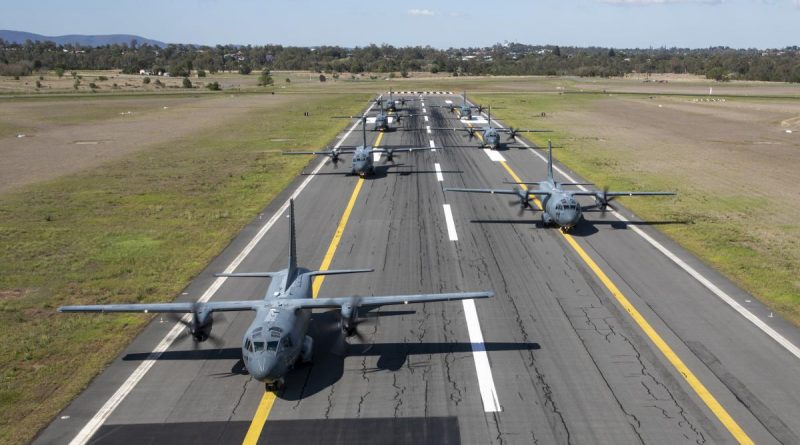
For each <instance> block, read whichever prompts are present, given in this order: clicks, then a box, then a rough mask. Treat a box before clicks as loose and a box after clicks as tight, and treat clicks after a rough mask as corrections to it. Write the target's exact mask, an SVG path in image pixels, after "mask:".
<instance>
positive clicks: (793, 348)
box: [517, 138, 800, 359]
mask: <svg viewBox="0 0 800 445" xmlns="http://www.w3.org/2000/svg"><path fill="white" fill-rule="evenodd" d="M517 141H518V142H520V143H521V144H522V145H524V146H525V147H526V148H527V149H528V150H530V151H531V152H532V153H533V154H535V155H536V156H538V157H539V158H541V159H542V161H544V162H547V159H545V157H544V156H543V155H542V154H541V153H539V152H537V151H536V150H534V149H533V147H531V146H530V145H528V144H527V143H525V141H523V140H522V139H519V138H517ZM553 168H554V169H555V170H556V171H557V172H558V173H559V174H561V175H562V176H564V177H565V178H567V180H568V181H570V182H576V181H575V179H573V178H572V177H571V176H570V175H568V174H567V173H566V172H565V171H564V170H562V169H561V168H559V167H558V166H556V165H553ZM578 188H580V189H581V190H584V191H586V190H588V189H587V188H586V187H584V186H578ZM610 213H611V214H612V215H614V217H615V218H617V219H618V220H620V221H622V222H624V223H629V222H630V220H629V219H628V218H625V217H624V216H623V215H622V214H621V213H619V212H617V211H616V210H611V211H610ZM628 228H629V229H631V230H633V231H634V232H635V233H636V234H637V235H639V236H641V237H642V238H644V240H645V241H647V242H648V243H649V244H650V245H651V246H653V247H655V248H656V250H658V251H659V252H661V253H662V254H664V256H666V257H667V258H669V259H670V260H671V261H672V262H673V263H675V264H676V265H677V266H678V267H680V268H681V269H683V270H684V272H686V273H688V274H689V275H690V276H691V277H692V278H694V279H695V280H697V281H698V282H699V283H700V284H702V285H703V287H705V288H706V289H708V290H709V291H711V293H713V294H714V295H716V296H717V297H718V298H720V299H721V300H722V301H724V302H725V303H727V304H728V305H729V306H730V307H731V308H733V310H735V311H736V312H738V313H739V314H740V315H742V316H743V317H744V318H746V319H747V320H748V321H750V322H751V323H753V324H754V325H756V327H758V328H759V329H761V331H762V332H764V333H765V334H767V335H768V336H770V338H772V339H773V340H775V341H776V342H778V344H780V345H781V346H782V347H783V348H784V349H786V350H787V351H789V353H790V354H792V355H794V356H795V357H797V358H798V359H800V347H797V345H795V344H794V343H792V342H791V341H789V339H787V338H786V337H784V336H783V335H781V334H780V333H779V332H778V331H776V330H775V329H773V328H772V327H771V326H769V325H768V324H766V323H765V322H764V321H763V320H761V319H760V318H759V317H758V316H757V315H755V314H754V313H752V312H750V311H749V310H747V308H745V307H744V306H742V305H741V304H739V302H738V301H736V300H735V299H734V298H733V297H731V296H730V295H728V293H727V292H725V291H723V290H722V289H720V288H719V287H718V286H717V285H716V284H714V283H712V282H711V280H709V279H708V278H706V277H705V276H704V275H703V274H701V273H700V272H698V271H697V269H695V268H694V267H692V266H690V265H689V264H687V263H686V262H685V261H683V260H682V259H680V257H678V255H676V254H674V253H673V252H672V251H671V250H669V249H667V248H666V247H665V246H664V245H663V244H661V243H659V242H658V241H656V240H655V239H654V238H653V237H651V236H650V235H648V234H647V233H646V232H645V231H644V230H642V229H640V228H638V227H636V226H634V225H632V224H628Z"/></svg>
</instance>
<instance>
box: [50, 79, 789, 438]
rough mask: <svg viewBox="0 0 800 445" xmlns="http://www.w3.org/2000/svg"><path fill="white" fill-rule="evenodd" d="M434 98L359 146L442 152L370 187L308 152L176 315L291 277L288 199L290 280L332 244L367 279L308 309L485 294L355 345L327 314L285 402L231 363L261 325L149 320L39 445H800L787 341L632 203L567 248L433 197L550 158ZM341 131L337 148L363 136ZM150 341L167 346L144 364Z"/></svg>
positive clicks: (398, 318) (591, 223) (540, 166)
mask: <svg viewBox="0 0 800 445" xmlns="http://www.w3.org/2000/svg"><path fill="white" fill-rule="evenodd" d="M407 97H411V96H407ZM445 100H452V101H454V102H456V103H460V98H459V97H458V96H443V95H424V96H422V101H421V102H420V101H417V102H416V103H411V104H409V105H408V106H409V107H411V108H413V109H415V110H416V113H417V114H418V115H417V116H415V117H413V118H410V119H406V120H404V121H403V123H402V125H401V127H402V128H406V129H414V128H416V129H418V130H416V131H389V132H386V133H384V134H383V135H382V136H379V134H378V133H375V132H370V133H368V135H367V137H368V140H369V141H370V143H373V142H375V141H376V140H378V138H380V139H379V141H380V146H381V147H386V146H392V145H397V146H420V147H428V146H429V145H430V141H434V144H435V146H436V147H437V149H436V150H435V151H430V152H417V153H408V154H398V155H395V158H396V159H395V163H394V164H392V163H388V162H385V158H382V159H381V160H380V161H378V162H377V163H376V165H377V174H376V175H375V176H374V177H370V178H367V179H366V180H363V181H360V180H359V178H358V177H353V176H345V175H344V174H343V172H344V171H346V170H347V167H348V166H349V156H346V155H345V156H343V160H344V162H342V163H340V165H339V168H338V169H334V168H333V166H332V165H331V164H330V163H329V162H328V161H327V160H323V159H315V160H314V161H312V162H311V163H310V164H309V166H308V168H307V169H306V174H304V175H302V176H300V177H298V178H297V179H296V181H295V182H294V183H293V184H292V185H291V186H290V187H289V188H287V189H286V190H285V191H284V192H283V193H282V194H281V195H280V196H278V198H276V199H275V201H274V202H273V203H270V204H269V205H267V206H266V208H265V209H264V211H263V212H262V213H261V214H260V215H258V216H257V218H255V219H254V221H253V222H252V223H251V224H250V225H249V226H248V227H247V228H246V229H245V230H243V231H242V233H241V234H240V235H239V236H238V237H237V238H236V239H235V240H234V241H233V242H232V243H231V244H230V246H228V248H226V249H225V251H224V252H222V253H221V254H220V255H219V256H218V257H217V258H216V259H215V260H214V261H213V262H212V263H211V264H210V265H209V266H208V267H207V269H206V270H205V271H204V272H203V273H202V274H200V275H199V276H198V277H197V278H196V279H195V280H194V281H193V282H192V283H191V284H190V285H189V286H188V287H187V288H186V290H185V292H184V293H183V295H181V296H180V297H179V298H178V300H179V301H193V300H196V299H198V298H200V297H201V296H202V295H203V294H204V293H206V294H208V293H209V290H208V289H209V287H210V286H216V285H220V287H219V289H218V290H216V292H214V293H213V300H223V299H231V300H234V299H260V298H262V297H263V293H264V292H265V290H266V286H267V281H266V280H264V279H228V280H222V281H219V279H215V278H214V277H213V273H215V272H221V271H223V270H224V269H225V268H226V267H228V266H229V264H231V262H232V261H239V260H240V261H241V262H240V264H239V265H238V267H237V269H236V270H237V271H240V272H252V271H272V270H279V269H282V268H284V267H286V259H287V253H288V220H287V218H286V217H285V214H284V213H283V212H280V211H282V210H284V209H285V208H286V205H285V203H286V202H287V200H288V198H289V196H290V195H292V194H297V198H296V201H295V206H296V208H295V211H296V216H297V230H298V257H299V263H300V265H302V266H304V267H308V268H310V269H315V268H319V267H320V264H321V263H322V262H323V259H324V258H325V256H326V253H327V252H329V249H330V247H331V243H332V240H335V241H338V244H337V247H336V250H335V254H334V255H333V256H332V262H331V264H330V268H335V269H342V268H360V267H373V268H375V272H373V273H369V274H359V275H347V276H338V277H337V276H331V277H327V278H326V279H325V281H324V283H323V284H322V286H321V289H320V295H324V296H346V295H354V294H355V295H385V294H405V293H408V294H412V293H421V292H456V291H479V290H493V291H494V292H495V294H496V295H495V297H494V298H491V299H485V300H477V301H474V302H468V303H462V302H446V303H432V304H425V305H408V306H393V307H384V308H382V309H381V310H378V311H374V312H375V313H376V314H377V316H374V317H370V318H369V320H370V322H369V323H367V324H365V325H363V326H362V330H363V332H364V334H365V343H364V344H359V342H358V341H357V340H356V339H350V340H349V343H347V344H343V343H342V342H341V339H340V337H339V335H338V327H337V325H336V320H337V319H336V314H335V311H319V312H318V313H315V315H314V321H313V326H312V329H311V335H312V336H313V337H314V339H315V349H314V361H313V363H312V364H310V365H302V366H299V367H298V368H297V369H295V370H294V371H292V372H291V373H290V374H289V376H288V379H287V382H286V388H285V390H283V391H282V392H279V393H277V394H273V393H265V391H264V386H263V384H261V383H259V382H257V381H254V380H252V379H251V378H250V377H249V376H248V375H247V374H246V373H245V371H244V368H243V365H242V362H241V354H240V352H239V351H240V349H239V348H240V347H241V342H242V335H243V334H244V332H245V329H246V328H247V326H248V325H249V324H250V323H251V322H252V317H253V314H252V313H249V312H240V313H227V314H225V318H224V319H218V320H215V324H214V332H213V333H214V334H216V335H218V336H220V338H221V339H222V340H221V341H222V344H221V345H211V344H208V343H204V344H201V345H200V346H199V347H198V348H195V347H194V346H193V344H192V340H191V338H188V337H187V338H179V339H177V340H176V341H175V342H173V343H171V344H164V343H162V341H163V339H164V337H165V336H166V335H167V334H168V333H169V332H170V330H172V329H173V328H174V326H175V323H174V322H172V321H168V320H166V319H162V318H160V317H157V318H156V319H155V320H154V321H153V322H152V323H151V324H150V325H149V326H148V327H147V328H146V329H145V330H144V332H143V333H142V334H141V335H139V336H137V337H136V338H135V339H133V340H132V343H131V344H130V346H129V347H128V348H127V349H126V350H125V351H124V352H123V353H122V355H121V356H120V357H119V358H118V359H117V360H116V361H114V362H113V363H112V364H111V365H110V366H109V367H108V368H107V369H106V370H105V371H104V372H103V373H102V374H101V375H100V376H98V377H97V378H96V379H95V380H94V381H93V382H92V384H91V385H90V386H89V387H88V388H87V389H86V390H85V391H84V392H83V393H82V394H81V395H80V396H79V397H78V398H77V399H76V400H75V401H74V402H73V403H72V404H71V405H69V406H68V407H67V408H66V409H65V410H64V411H63V412H62V413H61V414H60V415H59V416H58V417H57V418H56V419H54V420H53V421H52V423H51V424H50V425H49V426H48V427H47V428H46V429H45V430H43V431H42V432H41V433H40V434H39V435H38V437H37V438H36V439H35V441H34V443H39V444H45V443H67V442H70V441H72V443H75V444H79V443H80V444H83V443H92V444H116V443H146V444H149V443H152V444H156V443H158V444H161V443H170V444H181V443H187V444H188V443H224V444H239V443H260V444H271V443H280V444H291V443H297V444H316V443H320V444H322V443H325V444H336V443H347V444H352V443H375V442H378V443H398V444H400V443H403V444H405V443H408V444H411V443H413V444H459V443H463V444H530V443H540V444H544V443H603V444H612V443H613V444H628V443H648V444H650V443H665V444H676V443H735V442H737V441H738V442H741V443H748V441H752V442H755V443H759V444H771V443H800V359H799V358H798V357H797V356H795V355H793V353H792V351H791V349H790V348H791V347H792V346H795V345H798V344H800V333H799V332H798V330H797V329H796V328H794V327H792V326H791V325H789V324H788V323H786V322H785V321H783V320H782V319H780V317H777V316H773V317H770V315H771V314H770V313H769V310H768V309H767V308H765V307H764V306H762V305H761V304H760V303H758V302H757V301H756V300H755V299H754V298H752V297H751V296H749V295H748V294H746V293H745V292H743V291H742V290H740V289H738V288H737V287H735V286H734V285H733V284H731V283H730V282H729V281H727V280H725V279H724V278H722V277H720V276H719V275H718V274H717V273H715V272H714V271H713V270H711V269H710V268H708V267H707V266H705V265H704V264H703V263H702V262H700V261H699V260H697V259H696V258H694V257H693V256H691V255H690V254H688V253H686V252H685V251H684V250H683V249H681V248H680V247H678V246H676V245H675V244H674V243H672V242H671V241H669V240H668V239H666V238H665V237H664V236H661V235H660V234H659V233H658V232H656V231H655V230H653V229H652V228H651V227H650V224H648V223H647V222H641V221H639V220H638V219H636V218H635V217H634V216H633V215H630V214H629V213H628V212H627V211H626V210H625V209H624V208H620V210H619V212H620V214H621V215H625V216H626V217H627V218H628V219H630V222H627V223H626V222H621V221H619V220H618V219H617V218H616V217H615V216H614V215H612V214H606V215H601V214H600V213H598V212H586V213H585V219H586V220H585V221H583V222H581V223H580V224H579V225H578V226H577V227H576V228H575V229H574V230H573V232H572V233H571V234H570V235H568V236H565V235H562V234H561V233H560V232H559V230H557V229H552V228H543V227H541V224H540V223H539V221H540V214H539V212H537V211H534V210H526V211H524V212H523V213H522V215H521V216H520V215H519V214H518V207H517V206H513V205H509V201H510V198H511V197H509V196H499V195H495V196H493V195H478V194H464V193H451V192H444V191H443V187H480V188H489V187H492V188H508V187H509V186H508V185H504V184H503V181H510V180H514V179H515V178H514V175H516V176H517V177H518V178H521V179H523V180H528V181H535V180H539V179H543V178H544V177H545V176H546V164H545V163H544V162H543V158H542V157H541V156H540V155H541V154H542V151H541V150H538V152H539V153H538V154H537V153H536V152H535V151H537V150H534V149H528V148H526V147H525V145H524V143H525V142H524V141H522V140H517V141H512V143H511V144H510V145H509V146H507V147H503V148H502V149H501V150H499V151H498V152H487V151H485V150H483V149H479V148H477V145H478V140H477V139H473V140H469V139H468V138H467V136H466V133H464V132H456V131H436V130H433V131H431V132H428V131H427V130H426V126H432V127H463V126H464V123H462V122H461V121H459V120H458V119H457V116H456V115H455V114H452V113H450V112H449V111H448V110H447V109H445V108H434V107H432V106H433V105H443V104H444V103H445ZM423 104H424V107H423ZM423 108H424V112H423ZM351 126H352V124H349V125H348V127H347V128H346V129H345V130H343V132H342V134H341V135H340V138H341V137H342V136H343V135H347V137H346V139H345V140H343V143H344V145H357V144H359V143H360V141H361V138H362V135H361V132H360V129H356V130H355V131H352V132H351V133H347V132H346V130H349V129H350V128H351ZM335 142H337V141H334V142H332V143H331V145H333V144H334V143H335ZM555 156H556V158H557V153H556V154H555ZM500 159H502V160H503V161H501V160H500ZM322 163H324V165H322V167H321V168H320V169H319V171H318V173H317V174H313V175H312V174H311V173H312V172H313V171H314V169H315V168H316V167H317V166H318V165H320V164H322ZM559 167H560V169H561V170H562V171H564V172H566V173H569V174H570V175H571V176H572V178H573V179H576V180H579V179H580V178H578V177H577V176H575V175H574V174H572V173H571V172H569V171H568V170H567V169H565V168H564V167H563V166H560V165H559ZM512 173H513V174H512ZM560 179H563V178H560ZM298 190H299V193H298ZM631 199H650V198H631ZM654 199H663V200H664V205H669V198H666V199H665V198H654ZM582 202H583V204H585V205H587V206H588V205H591V204H592V201H591V200H589V199H587V200H582ZM617 202H619V201H615V204H616V203H617ZM348 203H350V204H351V205H352V211H351V212H349V213H348V212H346V211H345V210H346V209H347V208H348ZM448 209H449V210H448ZM448 212H449V214H450V215H452V219H451V220H448V216H446V215H448ZM343 223H344V224H343ZM652 223H654V224H673V223H680V222H678V221H658V222H652ZM265 226H268V229H265ZM342 227H343V230H342V231H341V233H340V238H339V237H336V236H335V235H336V233H337V229H342ZM634 228H635V229H634ZM259 231H261V234H262V235H263V237H262V238H260V239H259V240H258V242H257V243H255V244H254V245H253V246H252V249H249V248H247V245H248V243H251V240H253V238H254V236H257V234H258V233H259ZM639 232H641V233H644V234H646V235H647V236H650V237H652V238H653V239H654V240H655V241H656V242H658V243H660V244H661V245H662V246H663V247H665V248H666V249H668V250H669V251H670V252H671V253H672V254H674V255H675V256H676V257H677V258H678V259H679V260H680V261H683V262H684V263H685V264H686V265H688V266H689V267H691V268H693V269H692V270H694V271H696V272H697V273H698V274H700V275H701V276H702V278H703V279H706V280H708V282H709V283H711V284H712V285H715V286H717V287H718V288H719V289H720V290H721V291H722V292H725V293H726V295H728V296H730V298H731V299H732V300H734V301H735V302H736V303H738V304H739V305H741V307H743V308H745V309H746V310H747V311H748V313H750V314H752V315H753V317H757V319H758V320H759V321H760V322H761V323H763V324H764V325H765V326H767V328H768V329H773V330H774V331H775V332H776V333H778V334H779V335H782V336H783V338H784V340H785V342H786V344H788V345H789V346H788V347H787V346H786V345H782V344H780V343H779V342H777V341H776V340H775V339H774V338H773V337H771V336H769V335H767V334H766V333H765V332H764V330H762V329H761V328H759V327H758V326H756V324H754V323H753V321H752V320H750V319H748V318H746V317H745V316H743V315H742V313H740V312H737V311H736V310H734V308H732V306H731V305H730V304H729V303H726V302H725V301H723V299H721V298H720V297H719V296H718V295H715V294H714V293H713V292H712V291H711V290H709V287H708V286H707V285H705V284H703V283H702V282H701V280H699V279H697V278H696V277H693V276H692V275H690V274H689V273H687V272H686V271H685V270H684V269H682V268H681V267H679V266H678V265H677V264H676V262H675V261H674V260H673V259H670V258H669V257H668V256H667V255H665V254H664V253H663V252H661V251H659V250H658V249H657V248H655V247H654V245H653V244H651V243H649V242H648V241H647V240H646V239H645V238H644V237H643V236H642V235H641V234H640V233H639ZM454 238H455V239H454ZM576 246H577V247H576ZM243 250H246V251H247V252H248V253H247V255H246V256H242V255H240V253H241V252H242V251H243ZM581 252H582V253H581ZM583 255H585V256H586V257H584V256H583ZM237 256H239V258H238V259H237ZM329 258H330V257H329ZM590 262H591V263H592V264H590ZM598 271H599V272H598ZM603 277H604V278H603ZM620 295H621V296H622V298H620ZM65 316H79V315H65ZM107 316H113V315H107ZM159 343H161V344H162V346H163V347H165V348H166V349H165V351H164V352H163V353H162V354H160V355H159V356H158V357H154V356H152V355H151V351H154V350H155V349H156V347H157V345H159ZM87 425H89V426H88V427H87ZM92 425H93V426H92Z"/></svg>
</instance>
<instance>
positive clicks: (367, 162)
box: [283, 115, 431, 178]
mask: <svg viewBox="0 0 800 445" xmlns="http://www.w3.org/2000/svg"><path fill="white" fill-rule="evenodd" d="M347 117H348V118H357V119H361V130H362V134H363V135H364V143H363V144H362V145H359V146H356V147H352V148H350V147H347V148H342V147H338V148H332V149H330V150H323V151H285V152H283V154H285V155H325V156H328V157H329V158H331V162H332V163H333V166H334V168H336V167H337V165H338V164H339V156H340V155H342V154H351V153H352V155H353V160H352V162H351V164H350V174H353V175H358V176H360V177H362V178H363V177H365V176H367V175H371V174H373V173H375V163H374V161H373V159H372V154H373V153H384V154H386V161H387V162H394V154H395V153H407V152H412V151H423V150H430V149H431V148H430V147H411V148H405V147H404V148H392V147H387V148H377V147H371V146H369V145H367V116H366V115H362V116H347Z"/></svg>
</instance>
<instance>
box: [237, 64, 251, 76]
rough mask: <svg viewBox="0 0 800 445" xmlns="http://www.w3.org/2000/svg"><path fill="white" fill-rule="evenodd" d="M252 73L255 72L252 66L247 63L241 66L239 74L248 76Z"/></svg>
mask: <svg viewBox="0 0 800 445" xmlns="http://www.w3.org/2000/svg"><path fill="white" fill-rule="evenodd" d="M251 71H253V69H252V68H250V65H248V64H246V63H243V64H241V65H239V74H244V75H248V74H250V72H251Z"/></svg>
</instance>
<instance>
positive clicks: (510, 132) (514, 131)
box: [508, 127, 519, 140]
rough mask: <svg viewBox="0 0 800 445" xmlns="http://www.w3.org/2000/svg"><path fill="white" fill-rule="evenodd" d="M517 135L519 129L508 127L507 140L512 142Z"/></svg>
mask: <svg viewBox="0 0 800 445" xmlns="http://www.w3.org/2000/svg"><path fill="white" fill-rule="evenodd" d="M517 133H519V128H514V127H508V140H513V139H514V138H515V137H517Z"/></svg>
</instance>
